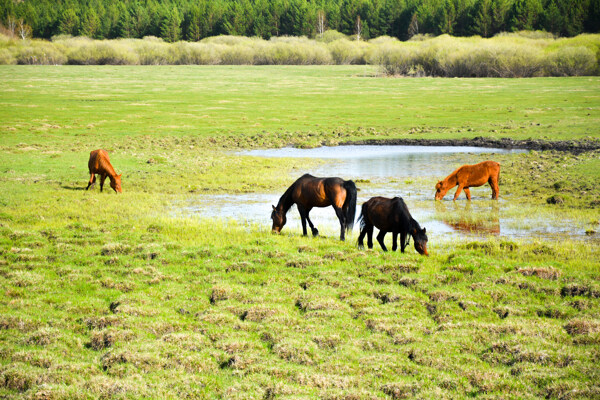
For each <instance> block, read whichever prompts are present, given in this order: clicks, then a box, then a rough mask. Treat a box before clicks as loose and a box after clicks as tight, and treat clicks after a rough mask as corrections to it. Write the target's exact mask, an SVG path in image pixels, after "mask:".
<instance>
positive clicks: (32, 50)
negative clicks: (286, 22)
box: [0, 31, 600, 78]
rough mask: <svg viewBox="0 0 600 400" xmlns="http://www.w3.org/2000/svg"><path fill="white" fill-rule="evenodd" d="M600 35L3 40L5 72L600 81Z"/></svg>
mask: <svg viewBox="0 0 600 400" xmlns="http://www.w3.org/2000/svg"><path fill="white" fill-rule="evenodd" d="M599 60H600V35H597V34H586V35H579V36H576V37H574V38H568V39H555V38H553V37H552V35H551V34H547V33H546V32H516V33H510V34H508V33H507V34H501V35H497V36H495V37H493V38H490V39H484V38H481V37H478V36H474V37H469V38H464V37H451V36H448V35H442V36H438V37H429V36H423V35H420V36H415V37H413V39H411V40H409V41H407V42H401V41H399V40H397V39H395V38H391V37H388V36H382V37H379V38H375V39H372V40H370V41H368V42H366V41H357V40H351V38H348V37H347V36H345V35H343V34H341V33H339V32H336V31H327V32H325V33H324V34H323V36H322V37H319V38H317V39H308V38H306V37H272V38H271V39H270V40H264V39H261V38H257V37H253V38H249V37H243V36H215V37H210V38H206V39H203V40H202V41H200V42H183V41H181V42H176V43H166V42H164V41H163V40H162V39H159V38H156V37H145V38H144V39H117V40H91V39H87V38H84V37H71V36H68V35H62V36H57V37H54V38H53V40H52V42H47V41H43V40H24V41H22V40H17V39H14V38H9V37H7V36H3V35H0V64H15V63H18V64H80V65H101V64H111V65H136V64H141V65H180V64H198V65H323V64H337V65H345V64H372V65H378V66H380V68H381V73H382V74H384V75H401V76H442V77H507V78H508V77H535V76H581V75H597V74H599V73H600V68H599Z"/></svg>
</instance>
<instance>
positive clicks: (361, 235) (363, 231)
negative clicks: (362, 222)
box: [358, 226, 368, 249]
mask: <svg viewBox="0 0 600 400" xmlns="http://www.w3.org/2000/svg"><path fill="white" fill-rule="evenodd" d="M367 231H368V229H367V227H366V226H363V228H362V229H361V231H360V233H359V234H358V248H359V249H364V247H365V245H364V243H363V239H364V238H365V235H366V234H367Z"/></svg>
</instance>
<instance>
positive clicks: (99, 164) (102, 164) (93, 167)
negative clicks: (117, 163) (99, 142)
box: [88, 149, 116, 176]
mask: <svg viewBox="0 0 600 400" xmlns="http://www.w3.org/2000/svg"><path fill="white" fill-rule="evenodd" d="M88 168H89V170H90V174H106V175H110V176H114V175H116V173H115V170H114V168H113V166H112V164H111V163H110V159H109V158H108V152H107V151H106V150H103V149H98V150H93V151H91V152H90V160H89V161H88Z"/></svg>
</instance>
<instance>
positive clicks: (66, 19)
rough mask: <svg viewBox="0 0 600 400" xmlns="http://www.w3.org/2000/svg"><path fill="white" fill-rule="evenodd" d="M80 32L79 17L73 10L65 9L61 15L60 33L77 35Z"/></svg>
mask: <svg viewBox="0 0 600 400" xmlns="http://www.w3.org/2000/svg"><path fill="white" fill-rule="evenodd" d="M78 32H79V17H78V16H77V13H76V12H75V10H74V9H72V8H67V9H65V10H64V11H63V12H62V14H61V15H60V19H59V22H58V33H64V34H68V35H77V34H78Z"/></svg>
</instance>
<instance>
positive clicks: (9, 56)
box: [0, 48, 17, 65]
mask: <svg viewBox="0 0 600 400" xmlns="http://www.w3.org/2000/svg"><path fill="white" fill-rule="evenodd" d="M16 63H17V59H16V58H15V56H14V55H13V53H12V52H11V51H10V50H9V49H1V48H0V65H11V64H16Z"/></svg>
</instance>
